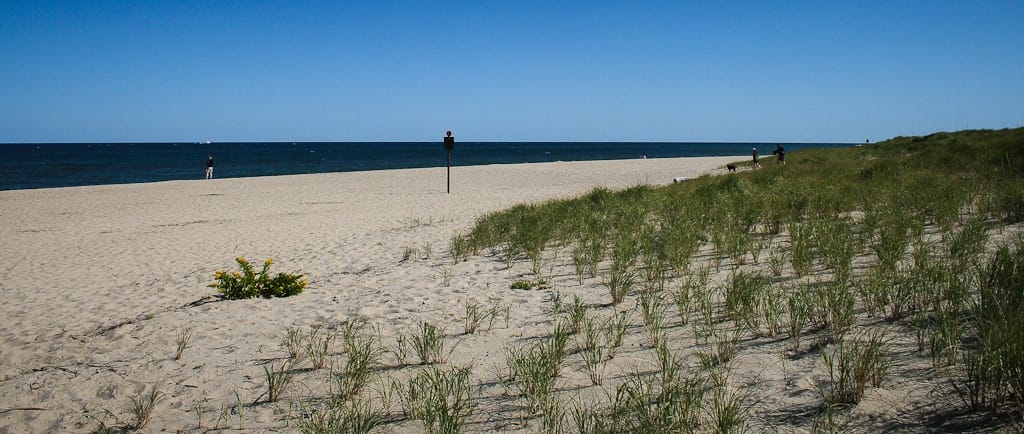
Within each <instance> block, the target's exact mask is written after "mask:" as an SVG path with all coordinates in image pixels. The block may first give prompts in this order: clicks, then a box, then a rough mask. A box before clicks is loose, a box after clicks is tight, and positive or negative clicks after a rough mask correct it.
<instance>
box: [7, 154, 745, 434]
mask: <svg viewBox="0 0 1024 434" xmlns="http://www.w3.org/2000/svg"><path fill="white" fill-rule="evenodd" d="M744 158H745V157H716V158H686V159H647V160H627V161H606V162H578V163H550V164H528V165H497V166H479V167H456V168H454V169H453V170H452V185H453V186H452V193H451V194H446V193H445V169H444V168H434V169H413V170H393V171H377V172H358V173H337V174H320V175H300V176H281V177H265V178H246V179H216V180H212V181H176V182H160V183H151V184H134V185H117V186H97V187H79V188H61V189H41V190H23V191H5V192H0V240H2V246H3V248H2V250H0V294H2V297H0V324H2V326H3V327H2V328H0V432H46V431H55V432H88V431H91V430H94V429H95V428H97V427H98V426H99V425H100V422H101V421H102V422H103V423H105V424H106V425H107V426H108V427H109V426H119V423H120V424H121V425H123V424H125V423H127V422H128V419H129V415H128V413H127V411H126V409H127V407H128V403H129V399H130V398H131V397H134V396H136V395H137V394H138V393H140V392H141V391H143V390H144V389H146V388H149V387H152V386H156V387H157V388H158V389H159V390H160V391H162V392H163V393H165V394H166V399H164V400H163V401H162V402H160V403H159V404H158V406H157V408H156V410H155V411H154V412H153V416H152V421H151V422H150V424H149V425H148V426H147V431H150V430H151V431H158V430H168V431H175V430H194V429H197V428H198V426H199V424H200V421H201V423H202V427H203V429H206V428H210V427H214V426H215V425H219V426H220V427H221V428H224V427H232V428H236V429H237V428H239V426H241V427H242V429H243V430H244V431H250V430H252V431H270V430H286V431H287V430H291V429H293V428H288V427H286V426H287V420H284V419H285V417H286V416H287V415H288V413H289V411H290V410H289V409H290V408H291V404H290V402H294V400H295V399H298V398H300V397H304V396H312V395H317V394H321V395H322V393H321V392H322V391H323V390H324V388H325V387H326V386H324V384H326V376H327V374H326V370H322V371H321V372H306V373H304V374H302V378H300V380H299V382H298V384H296V385H295V386H293V388H292V389H291V390H290V391H289V392H288V393H287V394H286V397H285V399H283V400H282V401H281V402H279V403H275V404H256V405H248V404H251V403H252V402H253V401H256V400H257V399H259V398H260V396H261V395H262V394H263V393H264V392H265V389H266V387H265V384H264V371H263V366H264V365H265V364H266V363H268V362H276V361H280V360H283V356H284V351H283V349H282V347H281V345H280V343H281V337H282V335H283V333H284V330H285V328H287V327H311V326H332V325H335V326H336V325H338V324H341V323H343V322H346V321H350V320H352V319H356V318H363V319H366V320H369V321H370V322H371V323H373V324H375V325H377V326H379V327H380V328H381V332H382V334H383V335H384V336H385V337H391V336H395V335H396V334H397V333H400V332H402V333H404V332H408V331H411V328H412V327H413V326H414V325H415V324H417V323H418V322H419V321H422V320H429V321H432V322H434V323H437V324H439V325H441V326H443V327H445V329H446V331H447V332H448V334H449V335H453V336H454V335H460V334H461V333H462V318H463V315H464V314H463V306H464V303H465V301H466V300H476V301H479V302H480V303H482V304H486V305H490V303H492V302H500V303H503V304H510V305H511V306H512V311H511V312H512V318H511V324H510V327H508V328H505V327H504V325H503V324H501V325H496V326H495V328H494V329H493V330H490V331H487V332H484V333H481V334H480V335H474V336H470V337H468V338H467V337H451V338H449V339H448V340H449V346H450V345H455V344H456V343H457V342H460V341H461V343H459V344H458V346H457V347H456V348H455V350H454V352H453V353H452V356H451V363H467V362H473V363H475V365H476V366H477V369H476V370H475V371H474V376H475V379H476V380H479V381H493V380H494V379H493V374H492V373H493V366H495V365H501V364H502V363H503V362H504V354H503V350H502V349H503V345H504V343H505V341H506V340H508V339H511V338H512V337H514V336H519V335H524V336H535V335H540V334H543V333H546V331H547V329H548V328H549V327H550V324H547V323H545V322H544V321H545V320H546V319H548V318H549V315H548V314H546V313H545V312H544V310H543V309H544V307H545V303H544V299H545V298H546V297H548V296H549V292H548V291H512V290H510V289H509V283H510V282H511V281H512V280H513V279H515V278H517V277H520V276H521V275H523V274H524V273H528V269H529V266H528V264H517V266H516V267H514V269H513V270H512V271H509V270H505V269H504V265H503V264H501V263H500V261H499V260H498V259H496V258H493V257H484V258H474V259H473V260H471V261H469V262H465V263H460V264H458V265H455V266H452V262H451V259H450V256H449V255H448V241H449V239H450V238H451V236H452V235H453V234H456V233H460V232H462V233H465V232H468V230H469V229H470V228H471V227H472V225H473V224H474V222H475V221H476V219H477V218H479V217H480V216H482V215H484V214H486V213H488V212H491V211H496V210H500V209H503V208H506V207H508V206H511V205H514V204H519V203H525V202H537V201H543V200H546V199H551V198H565V197H572V196H575V195H578V194H580V193H584V192H587V191H589V190H591V189H593V188H595V187H608V188H613V189H618V188H624V187H629V186H633V185H637V184H648V183H649V184H667V183H670V182H671V180H672V178H674V177H678V176H687V177H695V176H699V175H700V174H703V173H708V172H724V170H723V167H724V164H725V163H727V162H731V161H736V160H742V159H744ZM428 246H429V247H428ZM407 248H414V249H416V250H419V251H420V252H425V251H427V250H429V251H430V252H431V255H430V257H429V258H427V259H423V258H413V259H412V260H409V261H404V262H403V261H401V257H402V254H403V252H404V251H405V250H406V249H407ZM236 256H244V257H246V258H249V259H250V260H252V261H253V262H254V263H257V265H258V264H259V263H260V262H262V260H263V259H265V258H274V260H275V263H274V266H273V269H272V270H273V271H298V270H301V271H302V272H303V273H305V274H306V275H307V276H308V278H309V281H310V285H309V287H308V288H307V289H306V291H305V292H304V293H303V294H301V295H299V296H296V297H291V298H286V299H274V300H263V299H255V300H245V301H218V302H213V303H207V304H202V305H199V306H191V307H190V306H188V305H189V303H191V302H194V301H196V300H200V299H202V298H204V297H206V296H209V295H212V294H214V289H212V288H208V287H207V285H208V284H209V283H211V282H212V281H213V274H214V272H215V271H216V270H217V269H229V270H234V269H236V266H235V264H234V258H235V257H236ZM447 270H450V272H451V276H450V286H444V285H443V283H444V282H443V280H444V278H443V277H444V274H445V273H447V272H448V271H447ZM562 274H563V277H562V278H560V279H561V280H564V281H566V282H571V281H574V280H575V277H574V276H571V274H572V273H571V272H568V273H562ZM566 274H567V275H566ZM557 285H558V279H556V286H557ZM566 285H568V283H567V284H566ZM577 286H578V285H577ZM591 286H595V287H599V283H598V282H592V284H591ZM590 292H591V293H592V294H593V297H594V298H593V300H591V301H595V302H596V301H598V300H599V299H600V298H602V297H605V296H606V294H604V293H603V292H602V291H590ZM183 326H191V327H193V328H194V329H195V330H196V331H197V332H198V338H197V340H196V341H195V342H194V344H193V345H192V347H191V348H188V349H187V350H185V352H184V355H183V357H182V359H181V360H179V361H175V360H174V359H173V358H174V352H175V336H176V333H177V331H178V330H179V329H180V328H181V327H183ZM385 343H386V344H390V342H385ZM386 359H387V360H388V362H387V363H389V364H391V365H394V362H393V361H392V360H391V359H390V358H387V357H386ZM624 360H629V359H628V358H624ZM574 371H575V369H574ZM572 375H575V376H579V375H581V374H580V373H578V372H575V373H572V374H571V375H570V377H571V376H572ZM584 380H585V377H583V378H576V379H575V380H571V381H578V382H581V384H582V383H583V382H584ZM484 392H485V394H490V395H500V392H498V391H495V390H485V391H484ZM235 393H237V394H238V396H239V397H240V398H241V399H242V401H244V403H245V404H247V405H248V406H247V407H245V409H244V411H243V414H242V416H241V418H240V419H239V417H238V415H237V414H235V413H234V412H233V410H229V409H228V407H230V406H232V405H234V403H235V399H236V398H235ZM197 406H199V407H201V408H202V409H203V410H202V413H203V414H202V415H201V416H200V415H197V413H196V412H195V408H196V407H197ZM491 406H492V407H493V406H494V404H493V403H492V404H491ZM499 407H500V406H499ZM517 414H518V413H517V412H515V411H505V412H502V411H499V410H496V409H495V408H490V407H487V405H484V406H483V407H482V409H481V411H480V412H479V413H478V416H477V417H476V418H474V425H472V426H471V427H470V430H472V431H481V432H482V431H489V430H494V429H498V430H515V429H517V428H518V427H517V426H516V425H515V424H514V423H513V422H515V421H514V420H512V421H510V420H505V419H508V418H511V419H515V418H516V417H517ZM225 415H230V420H228V419H224V418H223V417H222V416H225ZM118 418H120V421H119V420H118ZM218 419H219V420H218ZM510 424H512V425H510ZM389 429H394V430H399V431H403V430H404V431H409V432H416V431H418V430H419V429H421V427H420V426H418V425H415V423H414V422H408V421H407V422H403V423H399V424H395V425H391V426H390V428H389Z"/></svg>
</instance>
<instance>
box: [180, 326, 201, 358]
mask: <svg viewBox="0 0 1024 434" xmlns="http://www.w3.org/2000/svg"><path fill="white" fill-rule="evenodd" d="M198 336H199V335H198V334H197V333H196V331H195V330H194V329H193V328H192V327H187V326H182V327H179V328H178V332H177V334H176V335H175V341H174V342H175V351H174V360H181V354H182V353H184V352H185V350H186V349H187V348H189V347H191V346H192V343H193V342H195V340H196V338H197V337H198Z"/></svg>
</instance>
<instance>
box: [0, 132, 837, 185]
mask: <svg viewBox="0 0 1024 434" xmlns="http://www.w3.org/2000/svg"><path fill="white" fill-rule="evenodd" d="M783 146H784V147H785V148H786V151H787V152H788V151H795V150H800V149H806V148H818V147H833V146H849V145H848V144H837V143H789V144H785V143H784V144H783ZM752 147H757V148H758V149H759V150H760V152H761V156H762V157H763V158H769V157H771V151H772V150H773V149H775V143H616V142H601V143H580V142H484V143H481V142H457V143H456V147H455V150H454V151H452V166H471V165H482V164H509V163H537V162H550V161H588V160H617V159H630V158H643V157H645V156H646V157H647V158H674V157H704V156H725V155H750V153H751V148H752ZM207 156H213V158H214V162H215V164H214V167H215V170H214V175H215V178H237V177H249V176H273V175H290V174H300V173H327V172H350V171H359V170H381V169H405V168H419V167H444V166H445V165H446V164H447V160H446V155H445V150H444V147H443V145H442V144H441V143H439V142H433V143H400V142H385V143H353V142H342V143H338V142H302V143H46V144H0V190H17V189H31V188H47V187H73V186H81V185H99V184H127V183H136V182H154V181H168V180H182V179H202V178H203V177H204V174H205V170H206V159H207Z"/></svg>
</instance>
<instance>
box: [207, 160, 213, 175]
mask: <svg viewBox="0 0 1024 434" xmlns="http://www.w3.org/2000/svg"><path fill="white" fill-rule="evenodd" d="M206 179H213V155H210V156H208V157H206Z"/></svg>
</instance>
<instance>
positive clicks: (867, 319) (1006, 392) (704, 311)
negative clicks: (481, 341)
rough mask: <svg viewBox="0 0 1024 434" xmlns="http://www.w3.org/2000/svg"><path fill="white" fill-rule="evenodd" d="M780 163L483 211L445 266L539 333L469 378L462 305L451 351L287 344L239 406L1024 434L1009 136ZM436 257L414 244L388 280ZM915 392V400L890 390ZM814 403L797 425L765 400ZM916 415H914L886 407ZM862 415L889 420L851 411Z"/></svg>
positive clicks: (1019, 132)
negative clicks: (497, 287) (525, 311)
mask: <svg viewBox="0 0 1024 434" xmlns="http://www.w3.org/2000/svg"><path fill="white" fill-rule="evenodd" d="M787 157H788V158H787V163H786V165H785V166H779V165H775V164H771V162H770V161H764V163H765V164H764V167H763V168H760V169H753V168H751V167H750V163H749V162H745V163H744V162H741V163H737V165H738V166H740V167H741V169H742V170H740V171H738V172H736V173H729V174H727V175H718V176H703V177H700V178H697V179H693V180H690V181H687V182H684V183H680V184H672V185H666V186H647V185H640V186H635V187H632V188H628V189H625V190H621V191H612V190H609V189H604V188H598V189H594V190H592V191H591V192H589V193H587V194H584V195H582V196H580V197H576V198H572V199H564V200H553V201H548V202H544V203H538V204H523V205H518V206H515V207H512V208H510V209H507V210H504V211H500V212H495V213H491V214H488V215H485V216H483V217H482V218H480V219H479V220H478V221H477V223H476V224H475V226H474V227H473V228H472V229H471V230H469V231H468V232H466V233H464V234H458V235H455V236H453V237H452V238H451V239H450V243H449V250H450V252H449V253H450V254H451V256H450V259H448V258H447V257H446V258H445V259H444V260H445V261H446V263H449V264H451V266H454V267H459V266H461V265H460V264H461V263H463V262H472V261H483V262H488V261H490V262H493V265H495V267H492V268H491V269H492V270H493V271H491V272H494V273H501V274H502V275H504V274H506V273H507V274H508V279H509V283H510V289H509V291H521V292H525V291H548V292H549V293H550V297H549V298H548V301H546V303H551V304H552V306H551V312H553V315H551V316H550V318H545V319H543V320H542V322H541V324H543V325H544V330H545V331H544V333H543V334H541V335H539V336H534V335H523V334H512V335H511V336H513V337H512V338H507V339H506V340H505V342H504V348H505V354H504V360H500V359H502V357H501V356H500V355H498V356H494V355H492V357H491V358H490V359H475V360H472V363H469V364H466V363H464V361H463V360H461V359H460V358H459V357H453V355H454V356H458V353H454V352H455V351H456V350H457V349H458V344H459V342H460V341H461V339H472V338H474V337H476V336H479V335H484V336H486V335H487V334H488V333H494V331H493V330H492V327H491V326H492V325H493V321H494V319H495V318H496V317H497V316H498V315H499V314H502V313H503V315H504V317H505V329H508V328H509V327H510V326H509V315H510V314H509V309H510V307H509V306H508V305H504V304H501V303H500V302H495V303H494V306H493V307H491V308H490V309H485V308H484V307H483V306H482V305H481V304H480V303H479V302H477V301H472V300H469V301H465V302H464V304H462V305H460V307H461V308H463V310H464V317H463V318H459V319H458V320H459V321H460V322H462V323H463V325H464V328H463V330H462V332H463V333H462V334H459V335H458V336H457V337H458V340H456V339H455V338H456V336H453V335H448V334H446V332H445V330H444V328H443V324H441V325H440V326H439V325H435V324H433V323H430V322H426V321H423V322H420V323H419V326H418V328H417V329H415V330H410V331H408V332H406V333H400V334H399V335H398V336H397V337H396V338H395V339H394V341H393V343H392V342H387V343H386V342H383V339H381V337H380V335H379V332H378V335H377V336H370V335H368V334H366V333H364V331H365V330H364V329H362V328H361V325H360V327H356V326H355V325H349V326H347V327H346V328H344V329H342V330H341V331H340V335H341V339H340V341H339V342H340V343H341V345H335V342H336V341H337V339H336V334H337V333H339V332H338V331H337V330H336V329H331V328H329V327H326V326H325V327H321V328H313V329H310V331H309V332H308V333H302V332H301V331H300V330H299V329H288V330H285V331H284V332H285V334H284V336H283V338H282V342H281V346H282V348H283V352H282V353H283V354H282V357H281V358H280V359H273V358H271V359H268V363H267V364H266V365H265V367H264V368H263V369H264V374H265V377H266V378H265V379H266V395H265V397H266V399H265V401H264V402H259V403H256V402H254V403H253V404H252V405H282V408H285V407H286V408H287V409H286V410H283V411H282V413H286V414H287V415H288V416H286V417H285V418H289V419H290V421H291V422H290V423H291V425H290V426H291V427H294V428H295V429H298V430H300V431H302V432H390V431H393V430H392V429H390V428H396V429H395V430H398V431H401V432H409V431H412V432H431V433H457V432H465V431H472V432H483V431H488V430H493V429H498V428H501V429H508V430H512V431H518V430H522V431H524V432H551V433H573V432H580V433H584V432H585V433H622V432H647V433H655V432H765V431H772V432H778V431H781V432H791V431H810V432H864V431H872V432H877V431H892V430H897V431H899V430H903V431H913V432H934V431H938V432H957V431H964V430H968V431H972V430H973V431H1012V430H1019V429H1021V427H1022V422H1021V421H1022V420H1024V419H1022V418H1024V235H1022V234H1024V231H1022V230H1021V228H1020V226H1021V223H1022V222H1024V129H1014V130H1001V131H987V130H986V131H962V132H956V133H937V134H932V135H929V136H926V137H898V138H895V139H892V140H888V141H885V142H881V143H876V144H870V145H864V146H857V147H849V148H830V149H812V150H806V151H800V152H793V153H790V154H789V155H788V156H787ZM558 252H562V253H563V254H562V255H559V254H558ZM431 254H432V252H431V251H430V246H429V244H427V245H424V246H423V248H422V250H420V249H417V248H413V247H405V251H404V252H403V254H402V260H403V262H405V261H410V260H411V259H415V258H419V257H425V258H429V257H430V256H431ZM449 260H450V261H451V262H447V261H449ZM513 266H516V267H519V268H523V269H529V270H530V272H528V273H523V274H521V275H516V276H513V275H512V273H511V272H510V271H509V272H506V271H505V270H511V269H512V267H513ZM445 267H448V265H445ZM443 270H451V268H444V269H443ZM551 270H559V271H557V272H552V271H551ZM443 274H445V275H447V276H448V277H449V278H450V271H445V272H443ZM524 276H529V280H526V278H525V277H524ZM565 276H568V278H563V279H561V280H557V279H559V277H565ZM444 277H445V276H442V278H444ZM297 278H300V277H297ZM515 279H519V280H518V281H517V280H515ZM442 280H446V279H442ZM541 282H543V284H540V283H541ZM566 282H568V283H566ZM549 284H550V286H549ZM570 285H571V289H573V291H571V292H570V291H563V290H565V289H570V288H567V287H569V286H570ZM531 320H532V319H531ZM485 322H486V324H487V326H486V327H484V324H485ZM506 331H507V330H506ZM181 333H183V334H182V335H180V336H179V339H178V352H177V355H179V356H180V353H181V351H183V350H184V349H186V348H188V344H189V341H190V339H191V336H192V335H190V334H187V333H185V332H181ZM506 336H508V335H506ZM624 342H625V343H624ZM446 348H447V349H448V350H447V351H446ZM389 355H390V356H389ZM413 355H415V360H414V361H415V362H417V363H410V359H413V357H412V356H413ZM271 357H273V356H271ZM744 357H749V358H752V360H755V362H753V363H750V362H748V363H747V364H741V363H742V362H743V360H742V359H743V358H744ZM758 357H760V358H758ZM624 359H625V360H628V361H624ZM277 360H281V362H277ZM307 360H308V361H307ZM765 360H768V361H769V362H766V363H765V364H770V365H777V366H781V369H779V371H781V372H782V374H779V377H781V378H768V377H769V375H767V374H763V372H764V371H761V370H762V369H764V370H767V369H768V367H765V366H761V365H760V364H759V363H761V362H763V361H765ZM457 362H458V363H457ZM488 364H491V365H493V366H490V365H488ZM300 365H301V366H307V365H308V366H309V367H310V368H311V369H308V368H301V367H300ZM481 365H482V366H481ZM326 366H330V367H331V369H330V372H329V373H328V374H326V375H325V374H324V373H323V372H322V371H321V372H318V370H320V369H321V368H323V367H326ZM751 366H755V368H751ZM790 366H800V367H801V369H804V370H803V371H801V373H800V374H797V375H799V376H802V377H801V378H793V377H792V376H791V374H790V373H789V372H788V371H787V369H789V368H788V367H790ZM490 367H493V369H494V370H495V371H497V373H496V375H492V374H490V373H487V372H485V371H486V370H487V369H488V368H490ZM751 370H755V371H756V372H747V371H751ZM906 376H912V377H910V378H905V377H906ZM494 377H497V378H494ZM325 379H326V381H328V382H329V384H328V386H327V387H326V389H327V390H328V392H326V393H323V392H322V391H323V390H324V389H325V387H320V386H318V385H317V384H318V382H320V383H322V382H324V381H325ZM372 380H378V381H376V383H379V384H380V385H381V386H379V387H377V388H374V387H372V385H373V384H374V383H375V382H374V381H372ZM923 380H926V381H928V382H929V383H928V384H927V385H926V386H924V387H925V388H926V389H927V390H926V391H925V392H923V393H918V394H916V395H913V394H907V395H903V394H900V393H904V392H899V391H900V390H903V389H899V388H900V387H904V388H905V387H908V386H907V385H908V384H913V383H915V382H916V381H923ZM771 382H774V383H773V384H774V385H771V386H766V385H767V384H769V383H771ZM799 382H803V383H801V384H809V385H810V386H806V385H805V386H801V387H802V389H797V388H795V386H793V385H794V384H796V383H799ZM897 383H898V384H897ZM887 387H893V388H895V389H894V390H895V391H892V392H891V393H892V394H891V395H885V398H884V399H880V398H878V397H877V396H876V395H873V394H872V392H873V390H875V389H883V388H887ZM808 388H813V392H812V393H808V394H806V397H805V398H803V401H801V402H803V403H804V404H801V407H800V408H796V409H790V408H786V409H780V408H779V407H780V404H779V402H780V401H779V399H784V398H778V397H776V396H766V394H768V395H771V394H774V395H780V396H781V395H786V394H789V392H793V391H794V390H796V391H797V392H801V393H802V392H806V391H808ZM495 390H500V391H498V392H496V391H495ZM765 390H769V392H765ZM156 393H157V392H156V391H155V389H154V392H153V396H152V397H151V399H149V401H150V402H152V404H147V403H144V404H146V405H147V406H149V407H152V406H153V405H155V404H157V403H158V402H159V400H158V399H157V398H158V396H157V395H156ZM374 393H376V396H375V395H374ZM911 398H912V399H914V400H916V401H915V403H914V405H915V406H916V407H915V411H917V413H911V414H894V413H893V412H887V411H886V410H888V408H889V407H891V405H888V404H878V402H883V403H885V402H889V401H885V399H889V400H890V401H892V402H896V403H897V404H898V401H901V400H903V399H911ZM773 399H774V400H775V401H773V402H770V403H769V402H768V401H772V400H773ZM872 400H874V402H875V405H876V407H877V406H881V407H886V408H883V409H881V410H879V409H878V408H873V409H870V408H858V407H859V406H861V405H863V404H864V403H865V402H871V401H872ZM277 401H282V402H286V403H287V404H280V403H277V404H275V402H277ZM134 402H135V401H134V400H133V403H134ZM139 402H143V401H142V400H141V398H140V400H139ZM238 403H239V410H238V414H239V424H241V416H240V415H241V411H242V410H241V408H242V406H241V400H240V399H239V400H238ZM768 404H770V405H768ZM781 405H782V406H785V405H786V404H785V403H783V404H781ZM137 407H139V408H140V409H141V410H140V411H136V413H143V412H145V413H146V414H148V411H149V410H146V408H143V406H142V405H140V406H137ZM200 410H201V409H200ZM485 411H486V412H487V413H484V412H485ZM197 414H198V417H199V419H200V421H199V424H198V425H201V422H202V412H201V411H197ZM226 414H227V413H226V412H225V411H224V410H222V416H221V419H224V418H226ZM221 419H217V421H216V423H217V425H219V424H220V422H221ZM908 419H910V420H908ZM495 421H499V422H495ZM499 423H500V424H503V425H497V424H499ZM134 425H135V426H139V427H141V426H144V425H145V418H142V417H137V418H136V422H135V424H134ZM240 429H241V427H240Z"/></svg>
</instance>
